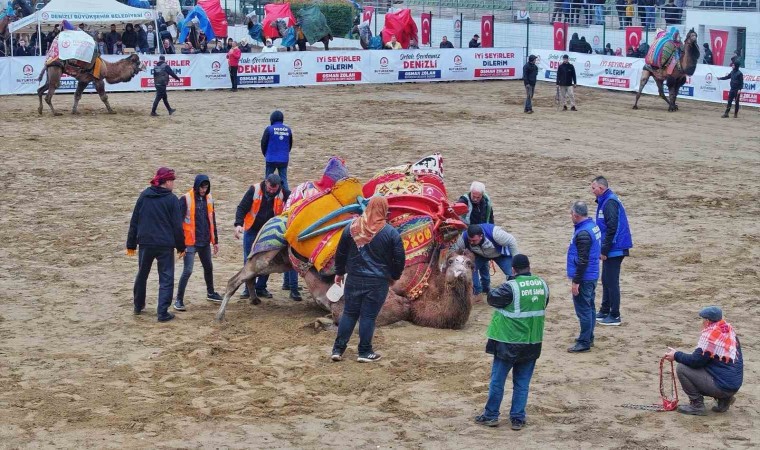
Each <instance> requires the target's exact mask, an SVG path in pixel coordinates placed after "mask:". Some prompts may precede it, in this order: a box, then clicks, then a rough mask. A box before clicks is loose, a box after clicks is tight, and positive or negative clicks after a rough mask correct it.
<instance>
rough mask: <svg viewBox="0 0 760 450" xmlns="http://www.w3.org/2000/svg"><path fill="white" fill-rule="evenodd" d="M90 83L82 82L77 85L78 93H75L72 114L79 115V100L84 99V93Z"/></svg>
mask: <svg viewBox="0 0 760 450" xmlns="http://www.w3.org/2000/svg"><path fill="white" fill-rule="evenodd" d="M88 84H89V83H87V82H84V81H80V82H78V83H77V91H76V93H74V107H73V108H72V109H71V114H79V111H77V107H78V106H79V100H81V99H82V93H83V92H84V90H85V88H86V87H87V85H88Z"/></svg>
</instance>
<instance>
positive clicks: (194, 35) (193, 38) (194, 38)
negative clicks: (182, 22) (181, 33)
mask: <svg viewBox="0 0 760 450" xmlns="http://www.w3.org/2000/svg"><path fill="white" fill-rule="evenodd" d="M170 35H171V33H170ZM186 40H188V41H190V45H192V46H193V48H195V49H197V48H198V28H197V27H196V26H195V22H191V23H190V32H189V33H188V34H187V38H186Z"/></svg>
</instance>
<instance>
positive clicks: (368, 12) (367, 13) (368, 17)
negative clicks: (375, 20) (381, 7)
mask: <svg viewBox="0 0 760 450" xmlns="http://www.w3.org/2000/svg"><path fill="white" fill-rule="evenodd" d="M374 15H375V7H374V6H365V7H364V11H362V22H369V23H372V16H374Z"/></svg>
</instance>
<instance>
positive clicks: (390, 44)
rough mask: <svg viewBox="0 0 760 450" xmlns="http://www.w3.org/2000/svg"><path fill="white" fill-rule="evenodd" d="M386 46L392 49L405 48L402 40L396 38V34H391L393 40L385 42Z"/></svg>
mask: <svg viewBox="0 0 760 450" xmlns="http://www.w3.org/2000/svg"><path fill="white" fill-rule="evenodd" d="M385 48H388V49H391V50H403V47H402V46H401V42H399V41H398V40H396V35H395V34H394V35H393V36H391V41H390V42H388V43H386V44H385Z"/></svg>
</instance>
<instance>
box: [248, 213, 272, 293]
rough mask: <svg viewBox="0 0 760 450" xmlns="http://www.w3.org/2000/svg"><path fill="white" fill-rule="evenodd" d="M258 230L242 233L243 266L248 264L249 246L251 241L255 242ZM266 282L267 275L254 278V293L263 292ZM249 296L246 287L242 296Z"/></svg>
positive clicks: (252, 228)
mask: <svg viewBox="0 0 760 450" xmlns="http://www.w3.org/2000/svg"><path fill="white" fill-rule="evenodd" d="M259 231H260V229H255V228H254V227H251V229H250V230H248V231H246V232H244V233H243V265H245V263H246V262H248V254H249V253H250V252H251V246H252V245H253V241H255V240H256V236H257V235H258V234H259ZM267 280H269V275H261V276H258V277H256V291H263V290H264V289H266V288H267ZM245 294H249V292H248V285H246V286H245V288H243V295H245Z"/></svg>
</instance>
